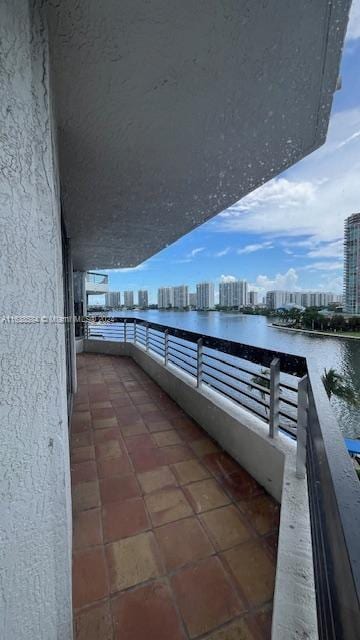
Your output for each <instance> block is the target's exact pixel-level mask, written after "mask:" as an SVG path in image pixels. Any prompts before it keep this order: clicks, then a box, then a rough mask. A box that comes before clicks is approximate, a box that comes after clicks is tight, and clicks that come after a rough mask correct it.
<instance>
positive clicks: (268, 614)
mask: <svg viewBox="0 0 360 640" xmlns="http://www.w3.org/2000/svg"><path fill="white" fill-rule="evenodd" d="M249 624H252V625H253V628H254V630H256V631H257V633H259V632H260V633H259V637H260V638H261V640H271V624H272V607H269V606H268V607H267V608H266V609H262V610H261V611H258V612H257V613H256V614H254V615H253V616H251V618H250V620H249Z"/></svg>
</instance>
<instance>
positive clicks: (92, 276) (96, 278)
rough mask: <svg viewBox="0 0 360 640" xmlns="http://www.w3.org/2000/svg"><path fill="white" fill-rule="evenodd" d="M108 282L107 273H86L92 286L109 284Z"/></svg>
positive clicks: (87, 280)
mask: <svg viewBox="0 0 360 640" xmlns="http://www.w3.org/2000/svg"><path fill="white" fill-rule="evenodd" d="M108 281H109V276H108V275H107V274H106V273H95V272H94V271H87V272H86V282H90V283H91V284H108Z"/></svg>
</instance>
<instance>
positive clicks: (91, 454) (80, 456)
mask: <svg viewBox="0 0 360 640" xmlns="http://www.w3.org/2000/svg"><path fill="white" fill-rule="evenodd" d="M87 460H95V449H94V446H93V445H92V444H90V445H88V446H87V447H76V448H75V449H73V450H72V452H71V462H72V464H74V463H75V464H77V463H78V462H86V461H87Z"/></svg>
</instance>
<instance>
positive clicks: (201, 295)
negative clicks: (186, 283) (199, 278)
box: [196, 282, 214, 309]
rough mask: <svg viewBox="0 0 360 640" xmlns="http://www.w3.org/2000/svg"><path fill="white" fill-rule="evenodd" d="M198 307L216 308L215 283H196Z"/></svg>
mask: <svg viewBox="0 0 360 640" xmlns="http://www.w3.org/2000/svg"><path fill="white" fill-rule="evenodd" d="M196 308H197V309H213V308H214V283H213V282H200V283H199V284H197V285H196Z"/></svg>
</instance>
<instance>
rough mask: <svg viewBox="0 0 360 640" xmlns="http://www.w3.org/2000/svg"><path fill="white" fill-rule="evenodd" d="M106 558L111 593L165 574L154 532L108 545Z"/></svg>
mask: <svg viewBox="0 0 360 640" xmlns="http://www.w3.org/2000/svg"><path fill="white" fill-rule="evenodd" d="M106 557H107V563H108V567H109V579H110V591H111V593H116V591H121V590H122V589H127V588H128V587H133V586H135V585H136V584H140V583H141V582H145V581H146V580H150V579H152V578H157V577H158V576H160V575H162V573H163V568H162V564H161V560H160V557H159V554H158V550H157V547H156V542H155V539H154V534H153V533H152V532H147V533H140V534H139V535H137V536H132V537H131V538H126V539H125V540H118V541H117V542H114V543H112V544H110V545H108V546H107V547H106ZM138 613H139V612H138Z"/></svg>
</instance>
